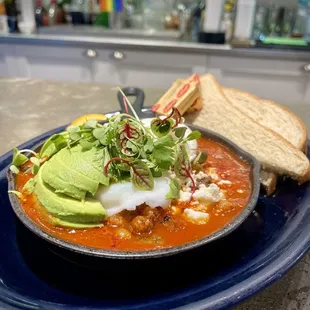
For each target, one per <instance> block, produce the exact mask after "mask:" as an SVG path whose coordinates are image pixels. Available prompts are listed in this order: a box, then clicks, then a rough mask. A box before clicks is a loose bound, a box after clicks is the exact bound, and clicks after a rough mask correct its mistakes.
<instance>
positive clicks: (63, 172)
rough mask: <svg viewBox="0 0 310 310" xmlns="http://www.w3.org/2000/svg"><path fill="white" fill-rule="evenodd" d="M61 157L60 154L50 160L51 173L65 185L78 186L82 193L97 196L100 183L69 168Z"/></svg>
mask: <svg viewBox="0 0 310 310" xmlns="http://www.w3.org/2000/svg"><path fill="white" fill-rule="evenodd" d="M59 155H61V154H59V153H58V154H56V155H55V156H53V157H52V158H51V159H50V160H49V163H50V172H51V173H52V174H53V175H54V176H57V177H58V178H60V179H62V180H63V181H64V182H65V183H68V184H70V185H72V186H76V187H77V188H79V189H81V190H82V191H86V192H90V193H91V194H92V195H95V194H96V192H97V190H98V186H99V182H98V181H94V180H92V179H90V178H89V177H87V176H85V175H83V174H81V173H79V172H77V171H75V170H72V169H70V168H69V167H67V166H66V165H65V164H64V163H63V162H62V159H61V156H59ZM57 189H58V188H57ZM59 189H62V188H59Z"/></svg>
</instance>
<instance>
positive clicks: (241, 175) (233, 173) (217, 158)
mask: <svg viewBox="0 0 310 310" xmlns="http://www.w3.org/2000/svg"><path fill="white" fill-rule="evenodd" d="M198 144H199V148H200V149H201V150H205V151H206V152H207V153H208V160H207V163H206V165H205V168H206V170H207V169H208V168H210V167H211V168H215V169H216V171H217V174H218V176H219V177H220V178H221V179H223V180H227V181H230V182H231V184H218V186H219V187H220V188H221V189H223V190H225V191H226V192H225V198H226V202H227V203H226V205H224V206H223V205H222V203H221V202H219V203H215V204H213V205H212V206H211V208H209V211H208V213H209V214H210V220H209V221H208V223H206V224H203V225H196V224H192V223H191V222H188V221H187V220H185V218H184V216H183V215H182V214H175V215H172V216H171V215H170V220H171V221H170V222H169V225H167V223H165V221H164V220H161V221H158V222H157V223H156V224H155V226H154V227H153V229H152V231H151V233H144V234H134V233H133V234H131V238H130V239H127V240H124V239H120V238H119V237H118V236H117V234H116V231H117V230H118V229H119V228H117V227H111V226H109V225H105V226H104V227H101V228H90V229H83V230H74V229H68V228H62V227H55V226H53V225H52V224H51V223H50V217H49V215H48V214H47V212H46V211H45V209H44V208H43V207H42V206H41V205H40V204H39V203H38V201H37V200H36V197H35V195H28V196H26V195H25V196H24V197H25V198H24V199H23V200H22V201H21V204H22V207H23V208H24V210H25V212H26V214H27V215H28V216H29V217H30V218H31V219H32V220H33V221H34V222H35V223H36V224H37V225H39V226H40V227H41V228H42V229H43V230H45V231H46V232H48V233H49V234H51V235H54V236H56V237H58V238H60V239H64V240H66V241H69V242H72V243H75V244H80V245H84V246H88V247H93V248H98V249H109V250H118V251H126V250H129V251H141V250H150V249H159V248H166V247H171V246H177V245H181V244H184V243H188V242H191V241H194V240H198V239H201V238H202V237H204V236H207V235H209V234H211V233H213V232H215V231H217V230H219V229H221V228H222V227H223V226H225V225H226V224H227V223H229V222H231V221H232V219H233V218H234V217H235V216H237V215H238V214H239V213H240V212H241V211H242V209H243V208H244V207H245V206H246V204H247V202H248V200H249V197H250V195H251V191H252V184H251V180H250V167H249V165H248V164H247V163H246V162H243V161H242V160H240V159H239V158H238V157H237V156H236V155H234V154H233V153H232V152H231V151H230V150H229V149H228V148H226V147H224V146H222V145H220V144H218V143H216V142H214V141H212V140H208V139H205V138H201V139H200V140H199V141H198ZM31 177H32V175H31V174H26V173H19V174H18V175H17V190H19V191H21V189H22V188H23V186H24V184H25V183H26V182H27V181H28V180H29V178H31ZM225 206H226V207H225ZM177 207H180V208H181V209H182V208H185V207H186V203H179V204H178V205H177ZM125 212H126V211H125ZM167 213H169V208H168V210H161V212H160V214H161V216H162V217H161V219H163V218H164V217H165V215H166V214H167ZM128 214H129V212H127V215H126V214H125V216H124V218H125V219H126V220H128V221H130V220H131V219H132V217H133V216H136V215H137V213H135V214H133V213H131V214H130V215H128ZM169 214H170V213H169Z"/></svg>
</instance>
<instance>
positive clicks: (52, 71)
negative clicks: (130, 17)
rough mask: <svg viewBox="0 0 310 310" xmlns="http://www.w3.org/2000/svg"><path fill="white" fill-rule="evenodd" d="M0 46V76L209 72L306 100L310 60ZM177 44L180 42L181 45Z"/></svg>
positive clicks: (148, 84)
mask: <svg viewBox="0 0 310 310" xmlns="http://www.w3.org/2000/svg"><path fill="white" fill-rule="evenodd" d="M57 42H58V43H57V44H56V43H55V44H54V43H49V45H41V44H38V45H36V44H19V45H13V44H4V43H3V44H0V76H16V77H28V78H37V79H50V80H61V81H76V82H95V83H105V84H112V85H120V86H135V87H141V88H162V89H167V88H168V87H169V86H170V85H171V84H172V83H173V82H174V81H175V80H177V79H182V78H186V77H188V76H190V75H191V74H193V73H198V74H204V73H206V72H209V73H212V74H213V75H214V76H215V77H216V78H217V80H218V81H219V83H220V84H222V85H223V86H226V87H233V88H238V89H241V90H244V91H247V92H250V93H253V94H255V95H257V96H259V97H262V98H267V99H271V100H275V101H279V102H284V103H285V102H296V103H301V102H310V56H309V61H308V63H307V60H305V61H302V60H298V57H297V55H296V59H295V60H294V59H286V60H285V59H281V58H279V59H270V58H268V57H267V58H260V57H259V53H256V54H255V56H251V55H250V56H249V55H247V57H242V56H237V54H234V56H231V55H229V51H228V52H227V53H225V54H224V53H221V55H219V54H217V52H216V50H215V51H213V50H209V51H206V53H204V52H202V51H200V52H195V51H191V52H184V51H182V50H180V51H177V50H174V51H172V50H171V51H165V50H164V48H163V47H162V48H160V49H151V48H148V49H147V50H146V49H143V47H139V46H136V47H135V46H123V47H119V46H118V47H111V45H104V44H100V45H99V44H98V45H97V44H88V43H85V44H83V46H82V47H80V46H81V45H76V46H75V45H71V46H62V45H60V44H59V41H57ZM115 46H116V45H115ZM180 46H181V45H180Z"/></svg>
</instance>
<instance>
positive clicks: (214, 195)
mask: <svg viewBox="0 0 310 310" xmlns="http://www.w3.org/2000/svg"><path fill="white" fill-rule="evenodd" d="M223 196H224V195H223V193H221V191H220V189H219V187H218V186H217V185H216V184H210V185H209V186H208V187H206V186H205V185H203V184H202V185H200V186H199V189H198V190H196V191H195V193H194V195H193V198H194V199H195V200H198V201H200V202H204V203H212V202H218V201H220V200H221V199H222V198H223Z"/></svg>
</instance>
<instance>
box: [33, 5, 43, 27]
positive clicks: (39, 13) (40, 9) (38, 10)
mask: <svg viewBox="0 0 310 310" xmlns="http://www.w3.org/2000/svg"><path fill="white" fill-rule="evenodd" d="M35 19H36V24H37V27H42V26H43V2H42V0H37V1H36V12H35Z"/></svg>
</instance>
